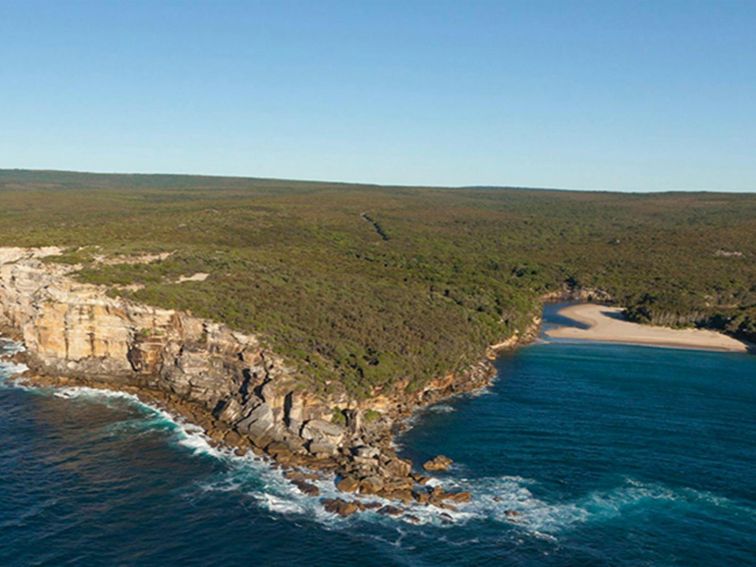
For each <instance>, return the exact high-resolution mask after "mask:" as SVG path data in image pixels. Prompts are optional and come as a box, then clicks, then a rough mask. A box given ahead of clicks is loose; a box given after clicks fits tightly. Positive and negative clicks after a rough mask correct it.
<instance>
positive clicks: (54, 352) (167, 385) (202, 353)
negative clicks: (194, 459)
mask: <svg viewBox="0 0 756 567" xmlns="http://www.w3.org/2000/svg"><path fill="white" fill-rule="evenodd" d="M56 253H58V250H57V249H55V248H46V249H20V248H0V327H1V328H2V330H3V331H4V333H5V334H6V335H10V336H13V337H15V338H18V339H20V340H21V341H23V343H24V344H25V346H26V349H27V351H26V357H25V360H24V362H25V363H26V364H27V365H28V366H29V368H30V371H29V373H28V376H27V379H31V380H33V381H36V382H37V383H46V384H53V385H57V384H68V385H70V384H78V385H87V386H92V387H105V388H110V389H116V390H123V391H129V392H133V393H136V394H137V395H139V396H140V397H141V398H143V399H144V400H145V401H149V402H153V403H157V404H159V405H162V406H164V407H166V408H167V409H169V410H171V411H173V412H176V413H178V414H180V415H182V416H183V417H185V418H186V419H188V420H189V421H191V422H193V423H196V424H198V425H201V426H202V427H203V428H204V429H205V431H206V432H207V434H208V436H209V437H210V438H211V439H213V440H214V441H215V442H216V443H222V444H225V445H227V446H230V447H233V448H235V449H236V450H237V451H238V452H245V451H247V450H251V451H254V452H256V453H258V454H263V453H265V454H267V455H268V456H269V457H271V458H272V459H274V460H275V461H277V462H278V463H279V464H280V465H282V466H284V467H286V468H287V469H288V472H287V473H286V474H287V476H288V477H289V478H290V479H291V480H292V481H293V482H294V483H295V484H297V486H298V487H299V488H300V489H301V490H303V491H304V492H307V493H310V494H313V495H316V494H317V487H315V486H314V485H312V484H310V483H308V482H307V481H308V478H311V477H310V476H308V474H310V473H306V472H303V470H301V469H309V470H310V471H312V470H321V471H327V472H328V473H329V474H334V475H335V478H336V479H337V480H338V486H339V488H341V489H342V490H344V491H345V492H355V493H358V494H359V495H362V496H366V495H377V496H381V497H384V498H387V499H392V500H398V501H402V502H404V503H406V504H409V503H412V502H418V503H421V504H434V505H437V506H441V507H450V506H453V504H452V503H453V502H457V503H458V502H464V501H466V500H467V499H469V498H470V495H469V494H464V493H463V494H456V495H455V494H449V493H445V492H444V491H443V490H440V488H439V487H437V488H435V489H432V490H430V489H426V488H425V487H424V486H423V484H424V482H425V481H426V480H427V478H426V477H425V476H424V475H422V474H420V473H419V472H417V471H414V470H413V466H412V463H410V462H409V461H407V460H404V459H401V458H399V457H398V456H397V454H396V452H395V451H394V449H393V448H392V444H391V438H392V434H393V433H394V432H395V431H396V428H397V427H399V426H400V424H401V418H403V417H406V416H407V415H409V414H410V413H411V412H412V410H413V409H415V408H417V407H418V406H420V405H423V404H427V403H432V402H434V401H437V400H440V399H442V398H444V397H448V396H450V395H453V394H457V393H461V392H464V391H468V390H472V389H475V388H479V387H482V386H484V385H486V384H487V383H488V382H489V380H490V379H491V377H492V376H493V367H492V366H491V364H490V363H489V362H487V361H481V362H480V363H479V364H476V365H474V366H473V367H471V368H470V369H468V370H467V371H466V372H464V373H461V374H458V375H448V376H445V377H443V378H440V379H437V380H435V381H433V382H431V383H430V384H428V385H427V386H426V387H425V388H424V389H423V390H421V391H418V392H415V393H412V394H407V393H406V392H405V391H404V390H403V389H400V388H398V389H397V391H396V392H395V393H393V394H392V393H384V394H382V395H381V396H376V397H373V398H372V399H369V400H364V401H356V400H352V399H350V398H349V397H348V396H347V395H346V394H343V393H342V394H339V393H337V394H329V395H328V396H325V395H323V394H314V393H312V392H309V391H308V390H307V389H306V388H305V387H303V385H302V383H301V381H299V380H297V379H296V377H295V373H294V371H293V370H292V369H290V368H288V367H287V366H286V364H285V362H284V360H283V359H281V358H280V357H278V356H277V355H276V354H275V353H274V352H271V351H270V350H269V349H267V348H265V346H264V344H263V342H262V341H261V340H260V339H259V338H258V337H255V336H251V335H245V334H241V333H238V332H235V331H233V330H231V329H229V328H228V327H226V326H224V325H221V324H218V323H215V322H212V321H208V320H204V319H200V318H197V317H194V316H192V315H190V314H187V313H182V312H178V311H174V310H169V309H160V308H155V307H150V306H145V305H139V304H135V303H133V302H130V301H127V300H124V299H121V298H114V297H109V296H108V295H107V294H106V292H105V290H104V289H103V288H100V287H98V286H93V285H89V284H82V283H79V282H76V281H75V280H74V279H72V278H71V277H70V274H71V272H72V271H73V270H74V269H75V268H74V267H71V266H66V265H61V264H56V263H50V262H46V261H45V260H44V258H45V257H46V256H49V255H54V254H56ZM520 339H521V338H520V337H512V338H511V339H509V340H508V341H505V342H503V343H501V344H499V345H497V347H499V348H507V347H511V346H514V344H516V343H517V342H518V341H519V340H520ZM432 466H433V465H431V467H430V468H432ZM325 504H326V505H327V506H330V508H331V509H332V510H333V511H336V512H338V513H351V512H353V511H356V510H359V509H360V508H361V507H364V506H367V505H369V503H365V502H364V501H361V500H354V501H349V502H348V501H345V500H344V501H336V502H334V501H329V502H326V503H325ZM391 512H394V511H393V510H391V511H389V513H391Z"/></svg>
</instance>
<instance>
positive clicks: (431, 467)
mask: <svg viewBox="0 0 756 567" xmlns="http://www.w3.org/2000/svg"><path fill="white" fill-rule="evenodd" d="M452 462H453V461H452V460H451V459H450V458H449V457H446V456H444V455H438V456H437V457H434V458H432V459H431V460H429V461H425V463H423V468H424V469H425V470H426V471H448V470H449V467H450V466H451V464H452Z"/></svg>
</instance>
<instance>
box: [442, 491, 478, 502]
mask: <svg viewBox="0 0 756 567" xmlns="http://www.w3.org/2000/svg"><path fill="white" fill-rule="evenodd" d="M445 498H446V499H447V500H452V501H454V502H469V501H470V500H472V494H470V493H469V492H449V493H447V494H446V495H445Z"/></svg>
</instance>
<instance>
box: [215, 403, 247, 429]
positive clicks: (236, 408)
mask: <svg viewBox="0 0 756 567" xmlns="http://www.w3.org/2000/svg"><path fill="white" fill-rule="evenodd" d="M243 411H244V408H243V407H242V405H241V404H240V403H239V402H238V401H237V400H236V398H231V399H230V400H228V401H227V402H226V403H225V404H224V406H223V409H222V410H221V411H220V412H219V413H218V419H219V420H221V421H225V422H226V423H236V422H237V421H239V420H240V419H241V417H242V412H243Z"/></svg>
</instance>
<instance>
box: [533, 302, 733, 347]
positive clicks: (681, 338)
mask: <svg viewBox="0 0 756 567" xmlns="http://www.w3.org/2000/svg"><path fill="white" fill-rule="evenodd" d="M559 314H560V315H563V316H565V317H568V318H570V319H572V320H574V321H577V322H579V323H584V324H586V325H589V326H590V327H589V328H588V329H578V328H576V327H557V328H556V329H552V330H549V331H546V336H547V337H551V338H555V339H556V338H558V339H581V340H589V341H604V342H613V343H626V344H640V345H652V346H665V347H683V348H695V349H705V350H720V351H729V352H747V351H748V345H747V344H746V343H743V342H741V341H738V340H737V339H733V338H732V337H728V336H727V335H723V334H722V333H717V332H716V331H705V330H702V329H670V328H668V327H656V326H652V325H639V324H638V323H631V322H629V321H625V320H624V318H623V315H622V309H621V308H619V307H606V306H605V305H595V304H593V303H584V304H579V305H571V306H569V307H565V308H564V309H562V310H560V311H559Z"/></svg>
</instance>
